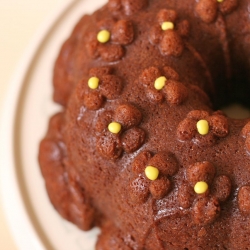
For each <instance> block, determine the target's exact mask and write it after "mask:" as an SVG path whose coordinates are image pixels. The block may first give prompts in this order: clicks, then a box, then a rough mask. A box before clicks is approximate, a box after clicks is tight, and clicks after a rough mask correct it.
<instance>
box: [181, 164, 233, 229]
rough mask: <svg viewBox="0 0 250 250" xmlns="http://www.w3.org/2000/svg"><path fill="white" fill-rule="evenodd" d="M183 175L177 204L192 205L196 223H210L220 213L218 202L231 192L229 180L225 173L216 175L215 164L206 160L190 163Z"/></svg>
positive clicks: (186, 207)
mask: <svg viewBox="0 0 250 250" xmlns="http://www.w3.org/2000/svg"><path fill="white" fill-rule="evenodd" d="M185 177H186V179H185V181H184V182H183V183H182V184H181V185H180V187H179V188H178V202H179V205H180V206H181V207H182V208H184V209H188V208H190V207H192V215H193V220H194V222H195V223H196V224H198V225H204V224H209V223H212V222H213V221H214V220H215V219H216V218H217V217H218V216H219V214H220V204H221V203H223V202H225V201H226V200H227V199H228V198H229V196H230V194H231V189H232V183H231V180H230V179H229V177H227V176H226V175H217V176H216V169H215V166H214V165H213V164H212V163H210V162H208V161H204V162H196V163H195V164H193V165H190V166H189V167H188V168H187V169H186V176H185Z"/></svg>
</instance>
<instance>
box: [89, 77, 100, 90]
mask: <svg viewBox="0 0 250 250" xmlns="http://www.w3.org/2000/svg"><path fill="white" fill-rule="evenodd" d="M99 81H100V80H99V78H97V77H91V78H89V81H88V86H89V88H91V89H97V88H98V87H99Z"/></svg>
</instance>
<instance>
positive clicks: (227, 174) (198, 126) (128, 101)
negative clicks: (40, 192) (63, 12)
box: [39, 0, 250, 250]
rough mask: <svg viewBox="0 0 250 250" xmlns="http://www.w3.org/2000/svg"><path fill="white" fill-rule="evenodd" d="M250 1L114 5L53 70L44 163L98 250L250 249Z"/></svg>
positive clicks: (51, 190) (52, 192)
mask: <svg viewBox="0 0 250 250" xmlns="http://www.w3.org/2000/svg"><path fill="white" fill-rule="evenodd" d="M249 9H250V1H249V0H241V1H238V0H197V1H196V0H182V1H176V0H168V1H163V0H109V1H108V3H107V4H106V5H105V6H104V7H102V8H101V9H99V10H97V11H96V12H95V13H93V14H92V15H86V16H84V17H83V18H82V19H81V20H80V21H79V22H78V24H77V25H76V27H75V28H74V30H73V32H72V34H71V36H70V37H69V38H68V39H67V41H65V43H64V44H63V46H62V48H61V51H60V54H59V56H58V58H57V60H56V63H55V68H54V79H53V83H54V100H55V102H57V103H59V104H61V105H62V108H63V110H62V112H61V113H58V114H56V115H54V116H53V117H52V118H51V120H50V123H49V126H48V127H49V128H48V132H47V134H46V136H45V138H44V139H43V140H42V141H41V144H40V149H39V162H40V166H41V171H42V174H43V177H44V179H45V184H46V188H47V191H48V195H49V198H50V200H51V202H52V204H53V206H54V207H55V209H56V210H57V211H58V212H59V213H60V214H61V216H62V217H64V218H65V219H67V220H69V221H71V222H72V223H74V224H76V225H77V226H78V227H79V228H80V229H82V230H89V229H91V228H92V227H94V226H98V227H100V228H101V234H100V236H99V238H98V241H97V244H96V249H97V250H110V249H112V250H129V249H131V250H155V249H157V250H158V249H159V250H164V249H171V250H180V249H186V250H188V249H189V250H193V249H205V250H206V249H231V250H236V249H237V250H243V249H249V248H250V237H249V235H250V227H249V225H250V168H249V161H250V119H242V120H236V119H232V118H230V117H227V115H225V114H224V113H223V112H222V111H220V110H218V109H219V107H221V106H222V105H225V104H227V103H229V102H233V101H240V102H242V103H244V104H249V93H250V60H249V58H250V15H249Z"/></svg>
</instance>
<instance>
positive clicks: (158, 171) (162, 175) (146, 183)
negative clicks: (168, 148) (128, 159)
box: [129, 151, 178, 203]
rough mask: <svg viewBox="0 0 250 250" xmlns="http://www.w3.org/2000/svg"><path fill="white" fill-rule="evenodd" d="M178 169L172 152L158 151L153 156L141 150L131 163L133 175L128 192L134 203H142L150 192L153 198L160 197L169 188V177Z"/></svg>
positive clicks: (164, 194) (166, 192) (167, 191)
mask: <svg viewBox="0 0 250 250" xmlns="http://www.w3.org/2000/svg"><path fill="white" fill-rule="evenodd" d="M177 171H178V163H177V160H176V159H175V157H174V156H173V154H171V153H169V152H159V153H157V154H155V155H154V156H153V155H152V154H151V153H150V152H148V151H143V152H141V153H140V154H139V155H138V156H137V157H136V158H135V160H134V162H133V164H132V172H133V175H135V177H134V179H133V180H132V181H131V182H130V186H129V194H130V197H131V200H132V201H133V202H134V203H144V202H146V201H147V199H148V197H149V195H150V194H151V195H152V197H153V198H154V199H162V198H163V197H164V196H166V195H167V194H168V193H169V192H170V190H171V177H172V176H174V175H175V174H176V173H177Z"/></svg>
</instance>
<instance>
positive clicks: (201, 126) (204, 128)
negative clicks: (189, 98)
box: [196, 120, 209, 135]
mask: <svg viewBox="0 0 250 250" xmlns="http://www.w3.org/2000/svg"><path fill="white" fill-rule="evenodd" d="M196 127H197V130H198V132H199V134H201V135H206V134H208V132H209V124H208V121H207V120H199V121H198V122H197V124H196Z"/></svg>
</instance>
